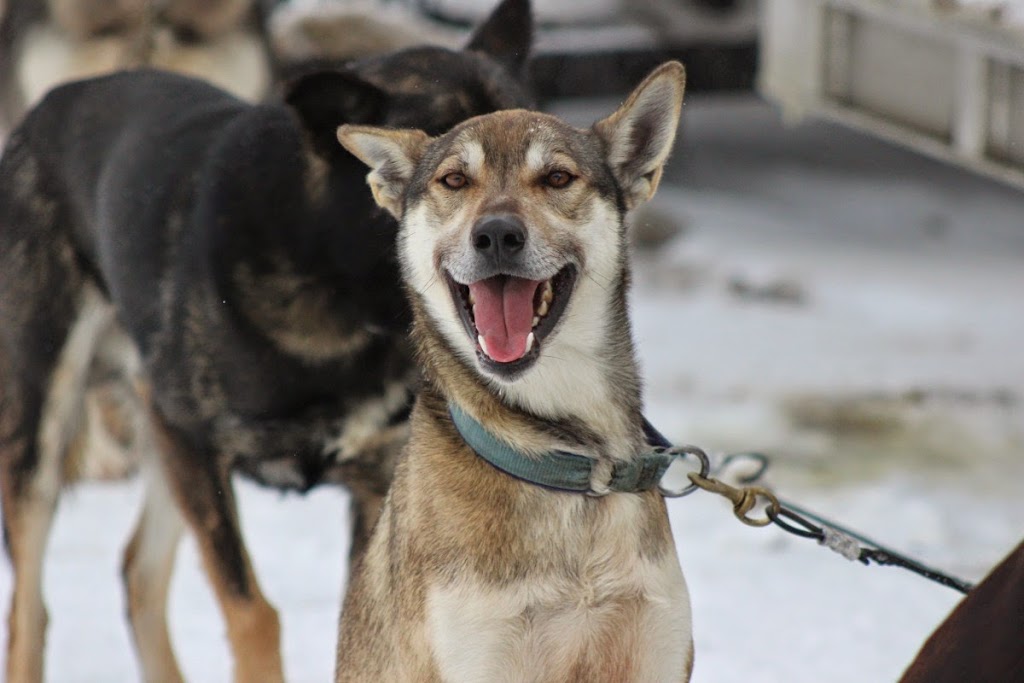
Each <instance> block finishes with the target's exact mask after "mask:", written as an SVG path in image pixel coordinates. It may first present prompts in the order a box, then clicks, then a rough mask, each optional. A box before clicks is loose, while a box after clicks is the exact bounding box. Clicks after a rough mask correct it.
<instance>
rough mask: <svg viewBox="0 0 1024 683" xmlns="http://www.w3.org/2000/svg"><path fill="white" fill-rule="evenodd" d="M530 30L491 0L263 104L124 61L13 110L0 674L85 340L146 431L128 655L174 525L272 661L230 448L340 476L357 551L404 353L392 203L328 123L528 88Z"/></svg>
mask: <svg viewBox="0 0 1024 683" xmlns="http://www.w3.org/2000/svg"><path fill="white" fill-rule="evenodd" d="M530 35H531V19H530V8H529V3H528V0H505V2H503V3H502V4H501V5H500V6H499V7H498V8H497V9H496V10H495V12H494V14H492V16H491V17H490V18H489V19H488V21H487V22H486V23H485V24H484V25H483V26H482V27H481V28H480V29H479V30H478V31H477V32H476V34H475V35H474V36H473V38H472V39H471V41H470V43H469V45H468V47H467V48H466V49H465V50H463V51H461V52H452V51H448V50H444V49H440V48H420V49H413V50H409V51H405V52H401V53H396V54H392V55H388V56H384V57H379V58H375V59H373V60H367V61H365V62H361V63H357V64H355V65H353V66H352V67H351V68H350V69H348V70H346V71H344V72H333V73H318V74H312V75H309V76H307V77H304V78H301V79H299V80H297V81H296V82H294V83H293V85H292V86H291V87H290V88H289V89H288V92H287V95H286V102H287V106H279V105H274V106H269V105H268V106H251V105H247V104H245V103H243V102H241V101H239V100H237V99H235V98H233V97H232V96H230V95H228V94H226V93H224V92H222V91H219V90H217V89H216V88H213V87H212V86H209V85H205V84H203V83H201V82H198V81H194V80H190V79H188V78H185V77H182V76H176V75H171V74H166V73H160V72H154V71H139V72H133V73H124V74H118V75H113V76H108V77H102V78H97V79H94V80H90V81H83V82H79V83H73V84H70V85H67V86H64V87H61V88H59V89H57V90H55V91H53V92H52V93H51V94H50V95H48V96H47V97H46V98H45V100H44V101H43V102H42V103H41V104H40V105H39V106H38V107H37V108H36V109H34V110H33V111H32V112H30V113H29V115H28V116H27V117H26V119H25V120H24V122H23V124H22V125H21V126H20V127H19V128H18V129H16V130H15V132H14V133H13V134H12V136H11V138H10V140H9V142H8V146H7V149H6V151H5V153H4V156H3V158H2V160H0V486H2V495H3V522H4V533H5V538H6V542H7V551H8V553H9V556H10V558H11V562H12V564H13V567H14V575H15V585H14V596H13V600H12V607H11V614H10V621H9V624H10V631H9V642H8V653H7V654H8V658H7V680H9V681H37V680H39V679H40V678H41V677H42V644H43V640H44V632H45V622H46V616H45V610H44V607H43V599H42V592H41V588H40V576H41V565H42V560H43V549H44V547H45V543H46V537H47V534H48V531H49V527H50V523H51V520H52V515H53V511H54V508H55V506H56V503H57V498H58V494H59V491H60V488H61V485H62V483H64V482H65V481H66V479H67V476H66V474H67V472H68V471H69V469H70V468H69V466H68V462H67V453H68V452H69V451H71V450H73V448H72V446H73V443H72V442H73V441H74V439H75V435H76V434H77V430H78V428H79V423H80V421H81V419H82V415H83V400H84V399H83V397H85V396H86V395H87V394H88V391H89V389H90V386H91V383H92V382H93V379H94V377H95V372H96V365H97V362H98V359H99V360H102V361H103V362H104V363H106V364H107V365H108V366H111V365H113V366H114V367H115V369H116V370H117V371H118V372H119V373H121V376H123V377H125V378H128V379H129V380H130V381H132V382H133V383H134V385H135V387H136V390H137V393H138V395H139V397H140V400H139V401H138V404H139V406H140V409H139V411H138V413H139V416H140V425H141V427H140V429H139V432H140V434H142V435H143V436H144V437H145V438H146V440H147V443H148V445H149V446H152V448H151V449H150V450H152V451H153V452H154V454H155V455H156V456H157V457H155V458H152V462H153V465H154V466H152V467H150V468H148V469H149V473H150V474H151V478H150V480H149V488H148V490H147V497H146V500H145V503H144V508H143V511H142V516H141V519H140V521H139V523H138V526H137V527H136V529H135V532H134V535H133V537H132V539H131V542H130V544H129V546H128V548H127V550H126V553H125V561H124V578H125V586H126V590H127V594H128V605H129V616H130V619H131V622H132V631H133V636H134V638H135V643H136V647H137V650H138V653H139V658H140V660H141V667H142V670H143V672H144V675H145V677H146V679H147V680H161V681H174V680H179V679H180V672H179V669H178V666H177V664H176V662H175V659H174V655H173V651H172V649H171V646H170V641H169V637H168V632H167V627H166V619H165V605H166V598H167V590H168V583H169V580H170V576H171V570H172V567H173V558H174V553H175V548H176V545H177V542H178V540H179V538H180V534H181V531H182V530H183V529H184V528H185V526H186V525H187V526H188V527H189V528H191V530H192V531H193V532H194V533H195V534H196V538H197V541H198V546H199V548H200V552H201V554H202V557H203V560H204V564H205V568H206V571H207V574H208V576H209V578H210V580H211V583H212V584H213V587H214V590H215V593H216V595H217V598H218V600H219V602H220V605H221V608H222V611H223V613H224V616H225V619H226V622H227V629H228V636H229V639H230V641H231V647H232V652H233V655H234V659H235V679H236V680H238V681H278V680H281V678H282V671H281V658H280V646H279V639H280V634H279V630H280V629H279V622H278V618H277V614H276V611H275V610H274V608H273V607H272V606H271V605H270V604H269V603H268V602H267V601H266V599H265V598H264V597H263V595H262V593H261V591H260V588H259V586H258V584H257V581H256V579H255V576H254V574H253V570H252V567H251V564H250V561H249V557H248V555H247V553H246V550H245V547H244V544H243V541H242V539H241V536H240V534H239V527H238V520H237V518H236V510H235V500H234V496H233V492H232V487H231V478H230V475H231V472H232V471H239V472H242V473H244V474H246V475H248V476H250V477H252V478H253V479H255V480H257V481H259V482H262V483H264V484H267V485H270V486H277V487H282V488H294V489H299V490H305V489H308V488H309V487H311V486H313V485H315V484H317V483H319V482H322V481H332V482H334V481H336V482H343V483H345V484H346V485H348V486H349V487H350V488H351V489H352V492H353V497H354V502H355V505H354V507H355V513H356V514H355V516H354V517H355V526H356V528H355V530H354V534H353V535H354V538H355V541H354V545H355V548H356V549H355V551H354V552H356V553H357V552H358V549H359V548H360V547H361V545H362V543H363V542H364V541H365V538H366V534H367V533H368V531H369V529H370V527H371V526H372V524H373V522H374V520H375V518H376V515H377V511H378V507H379V504H380V502H381V499H382V496H383V494H384V493H385V491H386V488H387V486H388V483H389V481H390V478H391V471H392V466H393V460H394V457H395V455H396V453H397V451H398V450H399V448H400V446H401V444H402V443H404V441H405V439H406V432H407V427H406V417H407V412H408V406H409V401H410V383H411V381H412V380H413V379H414V377H415V368H414V366H413V363H412V360H411V356H410V353H409V349H408V347H407V343H406V340H405V331H406V325H407V323H408V314H407V312H406V307H405V304H404V303H403V300H402V295H401V291H400V288H399V278H398V273H397V263H396V260H395V254H394V237H395V232H396V229H397V226H396V224H395V222H394V221H393V220H392V219H391V218H390V217H388V216H386V215H385V214H384V213H383V212H381V211H379V210H378V209H376V208H375V205H374V202H373V199H372V197H371V196H370V193H369V192H368V191H367V188H366V183H365V180H364V178H365V174H366V171H365V167H364V166H363V165H362V164H361V163H360V162H359V161H357V160H356V159H355V158H353V157H351V156H350V155H349V154H348V153H347V152H345V151H344V150H343V149H342V148H341V147H340V146H339V144H338V142H337V140H336V129H337V128H338V126H339V124H342V123H372V124H378V125H388V126H395V127H417V128H423V129H426V130H427V131H431V132H434V133H440V132H443V131H444V130H446V129H448V128H449V127H451V126H453V125H454V124H456V123H458V122H459V121H461V120H463V119H466V118H468V117H470V116H474V115H477V114H482V113H485V112H489V111H493V110H497V109H505V108H513V107H520V106H524V105H529V104H530V101H529V97H528V95H527V92H526V90H525V89H524V87H523V86H522V85H521V83H520V79H519V76H520V73H521V70H522V68H523V64H524V60H525V58H526V54H527V52H528V50H529V44H530ZM112 349H114V351H112ZM116 349H127V352H126V353H125V352H116ZM112 359H113V360H112Z"/></svg>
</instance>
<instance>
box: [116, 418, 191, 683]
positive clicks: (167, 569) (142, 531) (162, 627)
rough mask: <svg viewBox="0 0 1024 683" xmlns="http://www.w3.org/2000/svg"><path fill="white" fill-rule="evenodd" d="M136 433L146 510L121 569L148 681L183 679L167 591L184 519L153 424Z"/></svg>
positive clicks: (173, 682) (169, 682)
mask: <svg viewBox="0 0 1024 683" xmlns="http://www.w3.org/2000/svg"><path fill="white" fill-rule="evenodd" d="M136 433H137V434H138V435H139V437H140V439H142V447H143V448H144V449H145V451H146V456H147V460H146V462H145V464H144V468H145V469H144V474H145V476H146V480H147V481H146V494H145V499H144V501H143V507H142V514H141V515H140V516H139V521H138V522H137V523H136V526H135V531H134V533H133V534H132V538H131V541H129V543H128V547H127V548H126V549H125V552H124V564H123V566H122V572H121V575H122V579H123V581H124V587H125V593H126V598H127V600H126V601H127V605H128V617H129V620H130V622H131V627H132V637H133V638H134V640H135V649H136V651H137V652H138V656H139V666H140V667H141V669H142V674H143V678H144V680H146V681H161V682H162V683H181V681H182V677H181V670H180V669H179V667H178V662H177V660H176V659H175V656H174V649H173V648H172V647H171V638H170V634H169V633H168V630H167V595H168V589H169V588H170V583H171V576H172V574H173V572H174V558H175V555H176V554H177V549H178V542H179V540H180V539H181V534H182V531H184V528H185V520H184V519H183V518H182V516H181V512H180V511H179V510H178V506H177V504H176V502H175V499H174V495H173V493H172V491H171V488H170V484H169V482H168V481H167V474H166V471H165V470H164V466H163V463H162V462H161V461H160V459H159V458H158V457H157V456H156V454H155V453H154V452H153V451H154V448H153V444H152V440H151V439H150V438H149V436H150V435H149V430H148V425H140V428H139V429H137V430H136Z"/></svg>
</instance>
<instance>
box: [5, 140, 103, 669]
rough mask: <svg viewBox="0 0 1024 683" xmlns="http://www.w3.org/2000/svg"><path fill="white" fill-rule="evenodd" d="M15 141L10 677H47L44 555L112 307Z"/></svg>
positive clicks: (9, 390)
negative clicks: (88, 382) (92, 281)
mask: <svg viewBox="0 0 1024 683" xmlns="http://www.w3.org/2000/svg"><path fill="white" fill-rule="evenodd" d="M44 185H45V182H44V179H43V177H42V172H41V170H40V167H39V165H38V164H37V163H36V162H35V159H34V158H33V157H32V155H31V154H30V153H29V152H28V150H27V147H26V146H24V145H19V144H17V141H16V139H15V138H13V137H12V140H11V142H10V144H9V146H8V148H7V150H6V151H5V152H4V157H3V160H2V162H0V491H2V496H3V518H4V519H3V526H4V539H5V545H6V549H7V555H8V558H9V559H10V561H11V566H12V569H13V573H14V590H13V595H12V597H11V602H10V612H9V615H8V631H7V633H8V635H7V670H6V680H7V681H18V682H22V681H39V680H41V679H42V676H43V646H44V642H45V633H46V621H47V616H46V608H45V606H44V604H43V590H42V575H43V573H42V566H43V553H44V551H45V548H46V541H47V538H48V536H49V533H50V526H51V523H52V521H53V515H54V511H55V509H56V506H57V498H58V496H59V494H60V487H61V484H62V483H63V473H64V459H65V456H66V453H67V450H68V446H69V444H70V442H71V440H72V439H73V438H74V436H75V435H76V434H77V432H78V426H79V422H80V420H81V417H82V409H83V392H84V389H85V384H86V380H87V378H88V371H89V366H90V364H91V362H92V357H93V355H94V352H95V347H96V344H97V343H98V340H99V338H100V337H101V335H102V334H103V333H104V331H105V330H106V329H107V328H108V326H109V325H110V323H111V320H112V316H113V313H112V310H111V308H110V305H109V304H108V303H107V302H106V301H105V300H104V299H103V297H102V296H101V295H100V294H99V292H98V291H97V290H96V288H95V287H94V286H92V285H91V284H90V283H89V282H88V281H87V279H86V278H85V276H84V275H83V273H82V270H81V266H80V263H79V261H78V258H77V256H76V254H75V251H74V249H73V247H72V245H71V242H70V239H69V237H68V235H67V233H66V232H65V226H66V224H67V221H66V220H65V216H64V214H63V212H62V210H61V207H60V206H59V204H58V203H57V202H56V201H54V200H53V199H51V198H50V197H49V196H48V195H47V193H46V191H45V189H44Z"/></svg>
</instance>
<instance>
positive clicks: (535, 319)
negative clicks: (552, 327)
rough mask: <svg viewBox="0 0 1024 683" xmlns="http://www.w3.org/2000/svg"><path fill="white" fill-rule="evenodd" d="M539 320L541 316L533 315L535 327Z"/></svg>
mask: <svg viewBox="0 0 1024 683" xmlns="http://www.w3.org/2000/svg"><path fill="white" fill-rule="evenodd" d="M539 322H540V318H538V317H537V316H533V327H537V324H538V323H539Z"/></svg>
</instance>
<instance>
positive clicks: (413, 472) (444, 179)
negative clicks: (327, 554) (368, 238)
mask: <svg viewBox="0 0 1024 683" xmlns="http://www.w3.org/2000/svg"><path fill="white" fill-rule="evenodd" d="M684 80H685V79H684V71H683V68H682V66H681V65H680V64H678V63H676V62H671V63H668V64H665V65H663V66H662V67H660V68H659V69H657V70H656V71H655V72H654V73H653V74H651V75H650V76H649V77H648V78H647V79H646V80H645V81H644V82H643V83H642V84H641V85H640V86H639V87H638V88H637V89H636V91H635V92H634V93H633V94H632V95H631V96H630V98H629V100H628V101H627V102H626V103H625V104H624V105H623V106H622V107H621V108H620V109H619V110H618V111H617V112H615V113H614V114H613V115H612V116H610V117H608V118H606V119H604V120H603V121H600V122H598V123H596V124H595V125H594V126H593V128H592V129H590V130H578V129H575V128H572V127H570V126H568V125H567V124H565V123H563V122H562V121H560V120H559V119H557V118H554V117H552V116H548V115H545V114H539V113H533V112H527V111H521V110H517V111H505V112H498V113H495V114H489V115H486V116H482V117H477V118H475V119H470V120H469V121H467V122H465V123H464V124H462V125H460V126H458V127H456V128H455V129H453V130H452V131H451V132H449V133H448V134H446V135H444V136H441V137H438V138H429V137H427V136H426V135H425V134H424V133H422V132H419V131H408V130H405V131H402V130H398V131H394V130H390V131H389V130H384V129H380V128H369V127H363V126H343V127H342V128H341V129H340V130H339V134H338V136H339V139H340V140H341V142H342V144H343V145H344V146H345V147H346V149H348V150H349V151H351V152H352V153H353V154H354V155H356V156H357V157H359V158H360V159H362V160H363V161H364V162H365V163H366V164H367V165H369V166H370V167H371V168H372V172H371V173H370V175H369V178H368V180H369V183H370V186H371V187H372V189H373V193H374V197H375V198H376V200H377V202H378V203H379V204H380V205H381V206H382V207H384V208H385V209H386V210H388V211H389V212H391V213H392V214H394V215H395V216H396V217H397V218H398V219H399V220H400V221H401V226H402V227H401V229H400V231H399V252H400V260H401V264H402V268H403V275H404V279H405V284H406V287H407V294H408V296H409V297H410V299H411V302H412V306H413V311H414V321H415V322H414V338H415V341H416V344H417V348H418V353H419V357H420V361H421V365H422V368H423V370H424V375H425V381H424V386H423V389H422V392H421V394H420V396H419V398H418V402H417V404H416V407H415V409H414V411H413V416H412V437H411V440H410V443H409V444H408V446H407V449H406V453H405V457H404V459H403V460H402V462H401V463H400V465H399V467H398V471H397V473H396V478H395V481H394V484H393V487H392V489H391V492H390V494H389V497H388V500H387V502H386V503H385V508H384V511H383V513H382V515H381V519H380V521H379V523H378V525H377V527H376V529H375V531H374V536H373V538H372V540H371V542H370V546H369V549H368V551H367V555H366V556H365V559H364V560H363V562H362V563H361V564H360V565H359V566H358V568H357V569H356V570H355V572H354V575H353V577H352V581H351V584H350V588H349V592H348V596H347V598H346V601H345V605H344V609H343V612H342V617H341V624H340V635H339V642H338V660H337V680H338V681H360V682H364V681H450V682H454V681H510V682H511V681H515V682H517V683H522V682H524V681H587V682H594V681H609V682H616V683H622V682H625V681H643V682H645V683H649V682H654V681H685V680H688V679H689V675H690V670H691V667H692V663H693V650H692V637H691V630H690V606H689V597H688V594H687V590H686V584H685V582H684V580H683V575H682V572H681V570H680V567H679V562H678V560H677V558H676V552H675V546H674V543H673V539H672V534H671V530H670V528H669V521H668V517H667V514H666V510H665V503H664V501H663V499H662V497H661V495H660V494H659V493H658V492H657V491H656V490H655V488H654V485H655V484H657V481H658V479H659V478H660V475H661V474H662V473H663V472H664V469H663V468H662V467H661V465H656V466H654V467H653V469H652V468H651V467H648V465H649V464H650V463H649V461H648V460H646V459H645V458H646V457H647V456H646V452H647V451H649V450H650V449H649V448H648V447H647V446H646V445H645V442H644V438H643V433H642V415H641V397H640V381H639V378H638V371H637V366H636V361H635V358H634V353H633V345H632V341H631V334H630V326H629V318H628V315H627V302H626V295H627V289H628V283H629V265H628V259H627V253H626V239H625V226H624V216H625V214H626V212H627V211H628V210H629V209H631V208H633V207H635V206H637V205H638V204H640V203H642V202H644V201H645V200H647V199H649V198H650V197H651V195H652V194H653V193H654V191H655V189H656V188H657V186H658V181H659V180H660V177H661V173H662V168H663V166H664V164H665V161H666V158H667V157H668V155H669V152H670V150H671V148H672V143H673V140H674V138H675V132H676V127H677V124H678V122H679V115H680V110H681V105H682V98H683V89H684Z"/></svg>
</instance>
